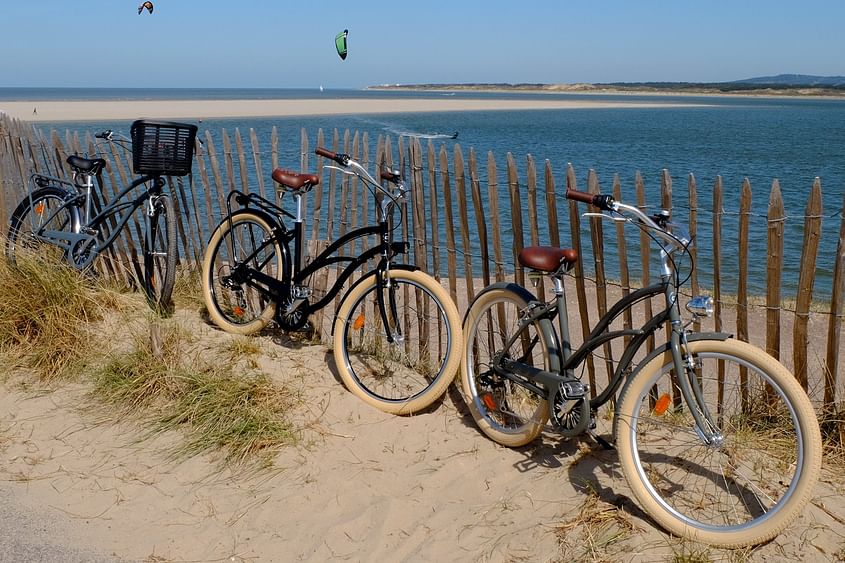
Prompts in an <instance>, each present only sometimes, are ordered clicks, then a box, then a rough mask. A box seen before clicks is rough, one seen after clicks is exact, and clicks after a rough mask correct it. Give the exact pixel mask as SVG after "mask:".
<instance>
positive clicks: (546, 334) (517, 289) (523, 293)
mask: <svg viewBox="0 0 845 563" xmlns="http://www.w3.org/2000/svg"><path fill="white" fill-rule="evenodd" d="M501 289H505V290H508V291H511V292H513V293H516V294H517V295H519V296H520V297H521V298H522V299H523V300H524V301H525V302H526V303H530V302H532V301H539V299H537V297H536V296H535V295H534V294H533V293H531V292H530V291H528V290H527V289H525V288H524V287H522V286H521V285H519V284H518V283H515V282H496V283H492V284H490V285H488V286H487V287H485V288H484V289H482V290H481V291H479V292H478V293H477V294H476V295H475V299H478V298H479V297H480V296H482V295H484V294H485V293H487V292H489V291H494V290H501ZM475 299H473V303H474V302H475ZM471 308H472V303H470V304H469V305H468V306H467V310H466V312H465V313H464V318H463V319H462V320H461V325H462V326H463V325H466V321H467V315H468V314H469V310H470V309H471ZM538 323H539V326H540V330H541V332H542V333H543V334H542V336H543V339H544V340H545V342H546V346H548V348H549V354H550V356H549V371H554V372H559V371H560V366H561V365H562V363H563V362H562V361H561V355H560V342H559V340H558V335H557V331H556V330H555V328H554V325H553V324H552V321H550V320H549V319H545V318H544V319H539V320H538Z"/></svg>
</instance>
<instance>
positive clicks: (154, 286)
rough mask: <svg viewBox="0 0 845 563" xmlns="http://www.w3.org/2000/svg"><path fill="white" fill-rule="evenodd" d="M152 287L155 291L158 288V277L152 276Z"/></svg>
mask: <svg viewBox="0 0 845 563" xmlns="http://www.w3.org/2000/svg"><path fill="white" fill-rule="evenodd" d="M150 287H152V288H153V289H155V288H156V277H155V276H150Z"/></svg>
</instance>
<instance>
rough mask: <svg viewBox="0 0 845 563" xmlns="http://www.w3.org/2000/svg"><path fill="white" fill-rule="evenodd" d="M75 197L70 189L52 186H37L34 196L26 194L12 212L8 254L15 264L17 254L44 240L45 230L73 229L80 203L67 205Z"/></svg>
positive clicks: (7, 247)
mask: <svg viewBox="0 0 845 563" xmlns="http://www.w3.org/2000/svg"><path fill="white" fill-rule="evenodd" d="M70 197H71V194H69V193H68V192H67V191H66V190H64V189H62V188H58V187H55V186H48V187H46V188H41V189H38V190H35V191H34V192H33V193H32V196H31V197H25V198H24V199H23V201H21V202H20V204H18V206H17V208H16V209H15V210H14V212H13V213H12V218H11V220H10V221H9V236H8V237H7V238H6V257H7V258H8V259H9V262H10V263H12V264H14V263H15V258H16V256H17V255H18V254H19V253H20V252H22V251H26V250H27V249H29V250H30V251H33V252H35V249H36V248H38V247H39V246H40V245H41V244H43V243H42V242H41V241H40V240H39V239H38V235H39V233H43V232H45V231H67V232H72V231H73V230H74V226H78V224H79V214H78V210H77V208H76V207H73V206H71V205H66V204H65V202H66V201H67V200H68V199H69V198H70Z"/></svg>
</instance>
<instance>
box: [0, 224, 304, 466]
mask: <svg viewBox="0 0 845 563" xmlns="http://www.w3.org/2000/svg"><path fill="white" fill-rule="evenodd" d="M2 243H3V241H2V240H0V245H2ZM45 250H47V251H46V252H45ZM48 250H49V249H39V251H38V253H36V252H20V249H19V252H18V253H17V254H16V261H15V262H16V263H15V265H14V266H13V265H11V264H10V263H9V262H8V261H7V260H6V258H5V256H0V296H2V298H0V361H2V362H3V363H4V364H5V366H6V369H4V370H2V371H0V377H5V376H7V375H8V374H10V373H15V374H18V375H20V376H21V377H19V378H18V379H19V380H20V382H21V384H22V385H24V386H27V385H29V384H30V382H31V379H30V377H31V375H34V376H36V377H37V378H38V381H39V383H40V384H43V383H44V382H47V383H51V384H60V383H61V382H63V381H70V380H73V381H79V382H83V383H91V384H92V388H93V392H92V397H95V398H96V402H98V403H99V404H100V405H102V404H103V402H105V404H106V405H109V406H108V410H109V411H110V414H111V415H114V414H115V411H117V413H118V414H119V415H125V414H130V413H131V414H134V415H137V417H138V418H139V420H141V421H143V422H144V423H146V424H148V427H149V428H151V429H152V431H153V433H157V432H164V431H167V430H171V429H173V430H180V431H182V432H183V433H184V436H185V438H184V439H183V440H180V441H178V444H179V445H178V446H177V448H178V451H177V452H175V453H177V454H180V455H184V456H189V455H193V454H198V453H203V452H209V451H221V452H223V453H224V457H225V459H226V460H227V461H230V462H254V461H260V462H262V463H270V462H271V460H272V457H273V455H274V453H275V452H276V451H277V450H278V448H280V447H282V446H284V445H288V444H294V443H296V441H297V433H296V430H295V428H294V426H293V424H292V423H290V422H289V416H288V413H289V412H290V409H291V408H292V407H294V406H295V405H296V403H297V401H298V400H299V399H298V398H297V397H296V396H295V395H294V394H293V393H291V392H290V391H288V390H287V389H284V388H281V387H279V386H278V385H275V384H273V383H272V382H271V381H270V380H269V378H268V377H267V375H266V374H264V373H262V372H260V371H258V370H257V369H256V368H257V365H258V364H257V361H255V357H256V356H257V355H258V354H260V352H261V349H260V347H259V346H258V345H257V344H255V343H253V342H250V341H248V340H246V339H235V340H232V342H231V343H230V344H229V345H226V346H223V347H221V348H220V349H218V350H199V349H198V344H197V342H195V338H194V337H193V335H192V334H191V333H190V331H189V330H188V329H186V328H185V327H184V326H182V325H181V324H180V323H179V322H178V321H176V320H173V319H169V320H162V319H159V318H157V317H156V316H155V315H153V314H152V313H149V312H148V311H147V310H146V306H145V305H144V304H143V301H142V300H140V299H132V298H131V296H126V295H121V294H120V293H118V292H117V291H116V290H115V289H114V288H108V287H106V286H104V285H103V284H101V283H99V282H98V280H97V279H96V277H94V276H92V275H86V274H82V273H80V272H78V271H76V270H75V269H73V268H72V267H70V266H68V265H66V264H64V263H62V261H61V259H60V258H61V257H60V255H59V254H58V253H56V252H49V251H48ZM184 281H185V285H184V289H185V291H184V293H183V295H182V297H183V298H187V296H190V295H191V291H190V288H191V287H193V286H194V285H196V284H194V283H193V282H192V281H191V280H189V279H185V280H184ZM115 313H116V314H119V318H118V320H119V322H118V323H117V326H118V327H119V330H120V331H121V332H120V333H118V334H115V333H113V332H112V333H110V334H105V332H108V331H109V330H114V328H112V329H108V328H106V329H104V328H103V327H104V326H106V325H107V324H108V323H103V322H100V321H104V319H107V318H108V317H109V315H112V314H115ZM143 315H147V318H146V319H144V317H143ZM139 319H140V320H139ZM113 320H114V319H113ZM113 325H114V323H112V326H113ZM241 360H246V364H247V365H246V369H245V368H244V361H241ZM236 370H237V371H236ZM114 406H117V409H115V408H114Z"/></svg>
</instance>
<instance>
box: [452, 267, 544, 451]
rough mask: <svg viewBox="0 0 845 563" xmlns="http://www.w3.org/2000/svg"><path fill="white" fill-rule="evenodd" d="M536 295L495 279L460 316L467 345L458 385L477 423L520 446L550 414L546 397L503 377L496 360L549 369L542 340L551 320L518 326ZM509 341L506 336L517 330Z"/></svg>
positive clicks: (506, 443)
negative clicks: (499, 282) (463, 315)
mask: <svg viewBox="0 0 845 563" xmlns="http://www.w3.org/2000/svg"><path fill="white" fill-rule="evenodd" d="M533 300H534V297H533V296H532V295H531V294H530V293H529V292H528V291H527V290H525V289H524V288H522V287H520V286H518V285H515V284H507V285H505V284H496V285H494V286H491V287H488V288H487V289H485V290H483V291H482V292H481V293H479V294H478V296H476V298H475V300H474V301H473V302H472V305H471V306H470V308H469V311H468V312H467V316H466V319H465V320H464V337H465V338H466V345H465V346H464V354H463V359H462V365H461V367H462V370H461V373H462V375H461V386H462V388H463V392H464V396H465V397H466V401H467V405H468V406H469V410H470V412H471V413H472V417H473V418H474V419H475V423H476V424H477V425H478V427H479V428H480V429H481V431H482V432H484V434H486V435H487V436H488V437H489V438H490V439H492V440H494V441H496V442H498V443H500V444H502V445H503V446H509V447H518V446H524V445H525V444H528V443H529V442H531V441H533V440H534V439H535V438H537V436H539V435H540V433H541V432H542V431H543V428H544V427H545V425H546V422H548V420H549V407H548V401H547V400H546V398H545V397H543V396H541V395H538V394H536V393H534V392H532V391H530V390H529V389H527V388H525V387H523V386H521V385H519V384H518V383H515V382H514V381H512V380H510V379H507V378H506V377H503V376H502V375H501V374H500V373H498V372H497V370H496V369H495V368H496V367H497V363H499V365H500V363H501V361H502V360H505V359H509V360H515V361H519V362H521V363H526V364H529V365H531V366H533V367H537V368H542V369H547V370H548V369H551V366H550V358H551V356H550V355H549V344H548V342H547V340H546V335H547V334H548V332H547V331H548V330H550V327H549V326H548V325H550V324H551V323H550V322H549V321H548V320H546V319H541V320H537V321H535V322H533V323H531V324H528V325H525V326H524V327H521V326H520V319H521V317H522V315H523V312H524V311H525V309H526V308H527V307H528V303H529V302H530V301H533ZM520 331H521V336H520V338H517V339H516V340H515V341H514V342H513V344H511V345H510V346H506V345H507V342H508V341H509V340H510V339H511V338H512V337H513V336H514V335H515V334H518V333H520Z"/></svg>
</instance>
